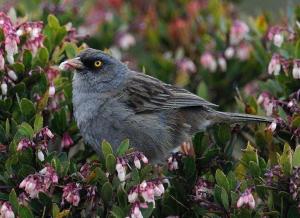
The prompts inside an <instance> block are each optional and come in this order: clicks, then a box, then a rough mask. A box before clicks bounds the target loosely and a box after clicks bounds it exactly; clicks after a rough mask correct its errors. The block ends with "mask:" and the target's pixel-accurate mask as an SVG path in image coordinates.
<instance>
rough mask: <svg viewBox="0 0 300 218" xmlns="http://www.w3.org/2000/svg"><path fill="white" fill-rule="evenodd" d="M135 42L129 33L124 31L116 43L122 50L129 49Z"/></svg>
mask: <svg viewBox="0 0 300 218" xmlns="http://www.w3.org/2000/svg"><path fill="white" fill-rule="evenodd" d="M135 43H136V42H135V38H134V36H133V35H132V34H130V33H124V34H122V35H121V36H120V38H119V39H118V45H119V46H120V47H121V48H122V49H124V50H127V49H129V48H130V47H131V46H133V45H135Z"/></svg>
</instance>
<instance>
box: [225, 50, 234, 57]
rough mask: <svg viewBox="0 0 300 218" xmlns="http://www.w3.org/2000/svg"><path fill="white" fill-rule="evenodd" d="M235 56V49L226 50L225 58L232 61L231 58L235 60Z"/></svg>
mask: <svg viewBox="0 0 300 218" xmlns="http://www.w3.org/2000/svg"><path fill="white" fill-rule="evenodd" d="M233 55H234V48H233V47H228V48H226V50H225V52H224V56H225V57H226V58H227V59H231V58H233Z"/></svg>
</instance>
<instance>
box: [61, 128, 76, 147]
mask: <svg viewBox="0 0 300 218" xmlns="http://www.w3.org/2000/svg"><path fill="white" fill-rule="evenodd" d="M73 143H74V142H73V140H72V138H71V136H70V135H69V133H67V132H65V133H64V135H63V137H62V140H61V147H62V148H69V147H70V146H71V145H73Z"/></svg>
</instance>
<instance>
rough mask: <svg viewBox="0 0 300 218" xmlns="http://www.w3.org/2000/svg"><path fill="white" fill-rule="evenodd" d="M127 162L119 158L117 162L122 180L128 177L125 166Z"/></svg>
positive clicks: (117, 168)
mask: <svg viewBox="0 0 300 218" xmlns="http://www.w3.org/2000/svg"><path fill="white" fill-rule="evenodd" d="M125 164H126V163H125V162H124V161H123V160H122V159H120V158H118V160H117V164H116V171H117V173H118V178H119V180H120V181H121V182H124V181H125V178H126V167H125Z"/></svg>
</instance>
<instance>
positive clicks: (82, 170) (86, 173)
mask: <svg viewBox="0 0 300 218" xmlns="http://www.w3.org/2000/svg"><path fill="white" fill-rule="evenodd" d="M90 173H91V166H90V164H89V163H85V164H83V165H82V166H81V167H80V174H81V175H82V177H83V178H87V177H88V176H89V175H90Z"/></svg>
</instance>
